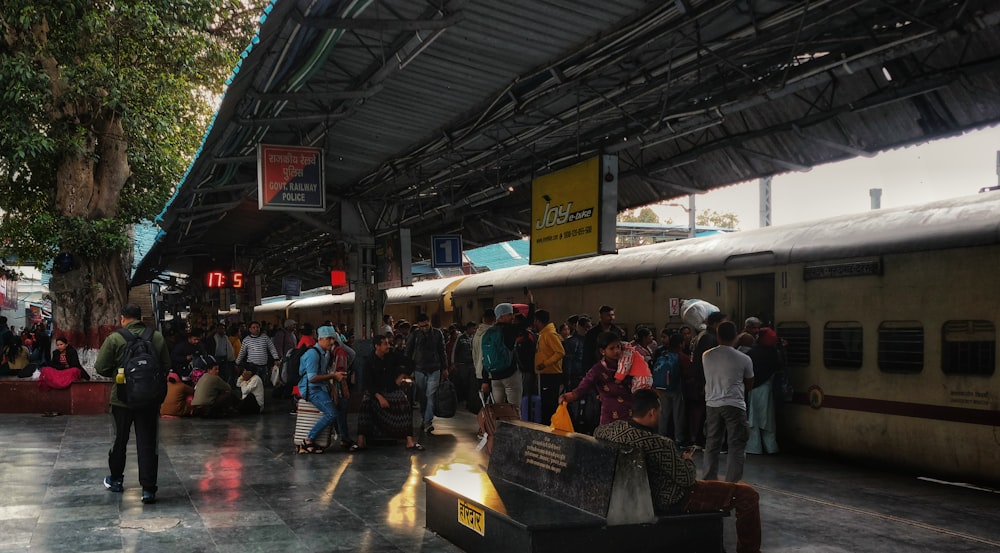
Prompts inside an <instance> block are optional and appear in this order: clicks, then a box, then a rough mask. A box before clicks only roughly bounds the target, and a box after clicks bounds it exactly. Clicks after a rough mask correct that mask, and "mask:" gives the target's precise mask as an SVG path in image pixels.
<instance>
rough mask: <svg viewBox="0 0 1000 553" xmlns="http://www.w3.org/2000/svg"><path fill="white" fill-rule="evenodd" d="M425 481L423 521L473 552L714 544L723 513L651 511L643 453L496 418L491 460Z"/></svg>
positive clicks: (710, 548)
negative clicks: (660, 513) (482, 467)
mask: <svg viewBox="0 0 1000 553" xmlns="http://www.w3.org/2000/svg"><path fill="white" fill-rule="evenodd" d="M424 481H425V482H426V484H427V494H426V511H427V527H428V529H430V530H432V531H434V532H437V533H438V534H440V535H441V536H443V537H444V538H446V539H448V540H450V541H451V542H452V543H454V544H455V545H457V546H458V547H460V548H462V549H464V550H466V551H471V552H493V551H495V552H498V553H499V552H543V551H544V552H549V551H572V552H573V553H584V552H590V551H593V552H595V553H596V552H599V553H606V552H607V551H626V550H627V551H629V552H630V553H642V552H668V551H683V552H688V553H690V552H697V553H702V552H704V553H719V552H721V551H723V546H722V521H723V518H724V517H726V516H727V513H725V512H722V511H719V512H715V513H700V514H688V515H676V516H660V517H658V516H656V515H655V514H654V512H653V503H652V498H651V495H650V492H649V480H648V478H647V476H646V468H645V461H644V458H643V455H642V452H641V451H639V450H637V449H627V448H620V447H619V446H618V445H616V444H612V443H608V442H603V441H600V440H597V439H595V438H593V437H591V436H585V435H582V434H575V433H566V432H561V431H558V430H553V429H551V428H549V427H546V426H541V425H537V424H532V423H525V422H520V421H512V422H502V423H501V424H500V425H499V426H498V428H497V433H496V442H495V444H494V449H493V453H492V455H491V457H490V464H489V468H488V469H487V472H486V473H485V474H484V473H483V472H482V471H481V470H479V469H478V468H476V467H470V466H468V465H457V464H455V465H450V466H446V467H444V468H442V469H441V470H439V471H438V472H437V473H436V474H434V475H433V476H428V477H426V478H424Z"/></svg>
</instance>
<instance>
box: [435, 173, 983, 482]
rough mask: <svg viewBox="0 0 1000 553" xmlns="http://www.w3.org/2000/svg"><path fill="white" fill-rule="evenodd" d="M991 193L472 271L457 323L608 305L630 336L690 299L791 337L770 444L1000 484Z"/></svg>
mask: <svg viewBox="0 0 1000 553" xmlns="http://www.w3.org/2000/svg"><path fill="white" fill-rule="evenodd" d="M997 267H1000V192H993V193H989V194H982V195H977V196H974V197H969V198H960V199H954V200H947V201H942V202H935V203H932V204H927V205H921V206H911V207H905V208H898V209H887V210H880V211H873V212H869V213H865V214H862V215H851V216H843V217H836V218H832V219H827V220H823V221H817V222H813V223H808V224H798V225H789V226H782V227H771V228H765V229H760V230H754V231H747V232H740V233H734V234H727V235H717V236H713V237H706V238H699V239H692V240H683V241H678V242H672V243H666V244H658V245H653V246H643V247H638V248H631V249H628V250H623V251H622V252H620V253H619V254H617V255H606V256H600V257H594V258H589V259H582V260H577V261H570V262H565V263H557V264H552V265H548V266H543V267H524V268H516V269H507V270H503V271H495V272H490V273H483V274H479V275H473V276H470V277H468V278H467V279H465V280H463V281H462V282H461V283H459V284H458V285H457V286H456V287H455V289H454V290H453V292H452V298H453V301H454V304H455V305H456V312H457V314H458V316H459V317H464V318H465V319H466V320H471V319H478V318H479V316H480V314H481V312H482V311H483V310H484V309H488V308H489V307H491V306H492V305H495V304H496V303H499V302H503V301H512V302H516V301H524V288H526V287H527V288H530V289H531V291H532V293H533V295H534V297H535V301H536V303H538V304H539V306H540V307H544V308H546V309H549V310H550V311H551V312H552V314H553V318H554V320H561V319H563V318H565V317H567V316H569V315H571V314H577V313H590V314H592V315H596V313H597V310H598V307H599V306H601V305H603V304H608V305H611V306H613V307H614V308H615V311H616V315H617V322H619V323H620V326H624V327H625V328H626V329H627V330H628V331H629V332H630V333H631V332H633V331H634V329H635V328H636V326H638V325H640V324H644V325H650V326H656V327H662V326H665V325H667V326H670V325H673V326H678V325H680V318H679V317H678V316H677V315H671V312H670V305H671V304H672V300H675V299H681V298H701V299H704V300H707V301H710V302H711V303H714V304H715V305H717V306H719V307H720V308H721V309H722V310H723V311H724V312H726V313H728V314H729V315H730V317H731V318H732V319H733V320H735V321H737V322H738V324H741V321H742V319H743V318H745V317H747V316H750V315H754V316H757V317H759V318H761V319H762V320H764V321H767V322H769V323H771V324H774V326H775V327H776V329H777V330H778V333H779V335H780V336H781V337H782V338H784V339H785V340H787V342H788V358H789V363H788V368H787V373H788V375H789V378H790V380H791V382H792V385H793V386H794V388H795V390H796V394H795V396H794V399H793V401H792V403H790V404H787V405H785V406H783V407H784V408H783V409H782V410H781V435H780V436H781V438H782V439H784V440H787V441H790V442H795V443H798V444H801V445H805V446H808V447H810V448H813V449H816V450H820V451H826V452H830V453H833V454H839V455H845V456H849V457H853V458H857V459H864V460H872V461H879V462H882V463H886V464H892V465H893V466H897V467H905V468H908V469H911V470H914V471H922V472H924V473H925V474H929V475H938V476H945V477H958V478H967V479H975V480H977V481H979V482H989V483H997V482H1000V413H998V400H997V397H998V394H1000V386H998V382H1000V380H998V377H997V375H996V363H997V360H996V319H997V317H998V315H1000V290H998V288H997V287H996V286H993V285H992V284H991V283H990V280H991V278H992V277H993V274H992V271H993V270H995V269H996V268H997Z"/></svg>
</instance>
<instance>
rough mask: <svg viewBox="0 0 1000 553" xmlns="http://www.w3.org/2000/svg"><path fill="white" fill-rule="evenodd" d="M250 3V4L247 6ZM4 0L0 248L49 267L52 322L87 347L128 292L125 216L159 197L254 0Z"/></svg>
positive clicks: (252, 20)
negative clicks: (55, 260) (51, 265)
mask: <svg viewBox="0 0 1000 553" xmlns="http://www.w3.org/2000/svg"><path fill="white" fill-rule="evenodd" d="M251 4H252V3H251ZM251 4H245V3H240V2H226V1H225V0H187V1H184V2H180V3H178V2H176V1H175V0H146V1H143V2H115V1H113V0H96V1H95V0H5V1H4V2H3V3H2V4H0V25H2V29H0V33H2V35H0V37H2V40H0V82H2V83H3V91H2V94H3V96H2V98H3V110H0V210H2V215H0V236H2V237H4V240H3V241H2V242H0V256H9V255H14V256H17V257H18V258H19V259H21V260H22V261H33V262H36V263H39V264H42V265H44V264H46V263H48V262H49V261H51V260H53V258H55V257H56V256H57V254H58V255H59V261H60V262H59V263H57V264H56V266H55V267H54V269H53V275H52V279H51V281H50V284H49V288H50V294H51V296H52V299H53V309H54V316H55V319H56V324H57V325H58V326H59V327H60V332H61V333H63V334H66V335H67V336H68V337H69V338H70V341H71V342H72V343H75V344H77V345H82V346H87V347H95V346H97V345H98V344H99V343H100V341H101V340H102V339H103V337H104V336H105V335H107V334H108V333H109V332H110V331H111V329H112V328H113V327H114V325H115V323H116V322H117V315H118V310H119V309H120V306H121V305H122V304H123V303H124V302H125V299H126V297H127V278H128V271H129V267H130V265H131V263H130V259H129V252H130V246H131V241H130V238H129V234H128V232H127V230H128V229H129V228H131V225H132V224H134V223H136V222H138V221H140V220H143V219H150V218H152V217H153V216H154V215H155V214H157V213H158V212H159V211H160V210H161V209H162V208H163V206H164V205H165V203H166V201H167V199H168V198H169V196H170V194H171V193H172V186H174V185H175V184H176V183H177V182H179V181H180V178H181V176H182V175H183V172H184V170H185V169H186V167H187V166H188V165H189V164H190V162H191V158H192V155H193V153H194V152H195V151H196V149H197V147H198V145H199V143H200V139H201V136H202V134H203V132H204V129H205V127H206V124H207V122H208V121H209V120H210V119H209V118H210V117H211V115H212V112H213V109H214V108H213V105H212V104H213V98H215V97H217V96H218V94H219V93H220V92H221V90H222V85H223V83H224V79H225V78H226V76H227V75H228V74H229V72H230V70H231V69H232V67H234V66H235V64H236V61H237V60H238V57H239V53H240V51H241V50H242V49H243V47H244V46H246V45H247V44H248V43H249V41H250V39H251V38H252V36H253V30H254V26H255V25H256V17H255V16H256V15H257V14H259V13H260V10H261V7H262V5H263V3H262V2H259V1H258V2H257V4H258V5H251Z"/></svg>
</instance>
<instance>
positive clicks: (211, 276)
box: [205, 271, 243, 288]
mask: <svg viewBox="0 0 1000 553" xmlns="http://www.w3.org/2000/svg"><path fill="white" fill-rule="evenodd" d="M205 285H206V286H207V287H208V288H243V272H242V271H230V272H226V271H209V272H208V274H206V275H205Z"/></svg>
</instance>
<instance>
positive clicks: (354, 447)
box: [348, 444, 366, 453]
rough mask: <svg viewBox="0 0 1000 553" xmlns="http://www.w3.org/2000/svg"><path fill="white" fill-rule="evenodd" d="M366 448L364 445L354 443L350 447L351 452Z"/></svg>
mask: <svg viewBox="0 0 1000 553" xmlns="http://www.w3.org/2000/svg"><path fill="white" fill-rule="evenodd" d="M365 449H366V448H365V446H363V445H358V444H354V445H352V446H351V447H350V449H348V451H350V452H351V453H357V452H359V451H364V450H365Z"/></svg>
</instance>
